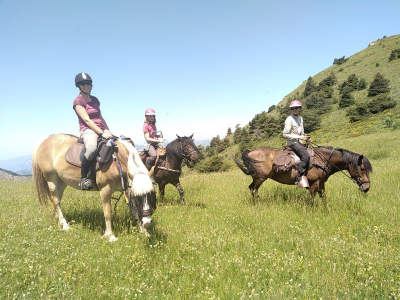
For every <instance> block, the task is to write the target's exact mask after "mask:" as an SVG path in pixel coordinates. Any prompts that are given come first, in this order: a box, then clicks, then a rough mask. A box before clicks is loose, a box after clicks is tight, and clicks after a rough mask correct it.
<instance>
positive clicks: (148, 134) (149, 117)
mask: <svg viewBox="0 0 400 300" xmlns="http://www.w3.org/2000/svg"><path fill="white" fill-rule="evenodd" d="M144 117H145V120H144V124H143V134H144V139H145V140H146V143H148V144H147V145H146V146H145V149H146V148H148V150H147V149H146V150H147V154H148V155H149V157H148V158H147V159H146V168H147V169H148V170H149V171H150V169H151V167H152V166H153V165H154V163H155V162H156V157H157V148H158V143H164V142H165V139H163V138H162V137H163V135H162V134H158V132H157V127H156V111H155V110H154V109H152V108H148V109H146V111H145V112H144Z"/></svg>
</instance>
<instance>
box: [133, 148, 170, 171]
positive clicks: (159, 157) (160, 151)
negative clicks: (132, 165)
mask: <svg viewBox="0 0 400 300" xmlns="http://www.w3.org/2000/svg"><path fill="white" fill-rule="evenodd" d="M156 153H157V156H156V162H155V163H154V166H153V167H151V169H150V171H149V176H153V174H154V170H155V168H156V166H158V164H159V163H161V162H162V161H163V160H164V157H165V155H167V148H166V147H164V146H161V145H159V146H158V148H157V150H156ZM139 156H140V159H141V160H142V162H143V163H146V158H147V157H148V155H147V151H140V152H139Z"/></svg>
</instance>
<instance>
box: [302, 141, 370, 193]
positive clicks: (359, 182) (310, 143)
mask: <svg viewBox="0 0 400 300" xmlns="http://www.w3.org/2000/svg"><path fill="white" fill-rule="evenodd" d="M309 145H310V147H311V148H312V149H313V150H314V151H315V153H316V154H318V156H319V157H320V158H321V159H322V160H325V166H324V167H322V169H323V171H325V170H326V168H327V167H328V165H329V163H330V164H331V165H332V166H334V167H335V168H336V169H337V170H338V171H340V172H342V174H344V175H345V176H346V177H348V178H349V179H350V180H351V181H353V182H354V183H356V184H357V185H358V186H361V185H363V184H364V183H369V181H362V180H361V179H360V174H359V173H358V168H355V169H356V175H357V179H354V178H352V177H351V176H349V175H347V174H346V173H345V172H343V170H341V169H340V168H339V167H338V166H336V165H335V164H334V163H332V162H331V161H330V160H331V158H332V155H333V151H335V150H336V148H332V151H331V154H330V155H329V158H328V159H327V158H325V156H323V155H322V154H321V153H320V152H319V151H318V150H317V149H315V147H313V146H312V145H314V146H317V147H321V146H319V145H317V144H315V143H313V142H309Z"/></svg>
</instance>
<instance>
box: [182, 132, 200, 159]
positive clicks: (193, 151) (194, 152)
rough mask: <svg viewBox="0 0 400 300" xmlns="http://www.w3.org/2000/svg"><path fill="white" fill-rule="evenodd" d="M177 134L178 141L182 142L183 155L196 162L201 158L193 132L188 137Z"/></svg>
mask: <svg viewBox="0 0 400 300" xmlns="http://www.w3.org/2000/svg"><path fill="white" fill-rule="evenodd" d="M176 136H177V137H178V142H179V143H180V144H181V151H182V152H181V155H182V156H183V157H184V158H186V159H189V160H190V161H192V162H196V161H197V160H198V159H199V150H198V149H197V147H196V145H195V144H194V139H193V134H192V135H191V136H188V137H187V136H184V137H180V136H179V135H176Z"/></svg>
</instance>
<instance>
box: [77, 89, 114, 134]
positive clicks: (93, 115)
mask: <svg viewBox="0 0 400 300" xmlns="http://www.w3.org/2000/svg"><path fill="white" fill-rule="evenodd" d="M90 98H91V99H92V101H90V102H86V100H85V98H83V96H82V95H79V96H78V97H76V98H75V100H74V104H73V108H74V110H75V106H76V105H80V106H82V107H83V108H84V109H85V110H86V112H87V114H88V115H89V118H90V119H91V120H92V121H93V122H94V123H95V124H96V125H97V126H98V127H99V128H100V129H101V130H105V129H107V128H106V126H105V124H104V123H103V120H102V118H100V117H101V111H100V101H99V99H97V98H96V97H94V96H90ZM78 119H79V131H82V130H84V129H87V128H89V127H88V126H87V125H86V123H85V122H84V121H83V120H82V119H81V118H80V117H79V116H78Z"/></svg>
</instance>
